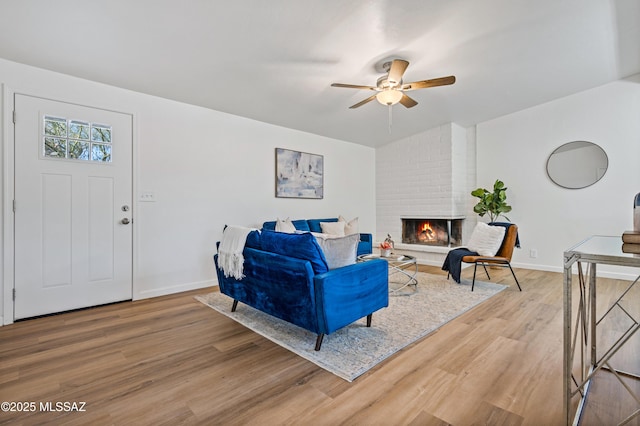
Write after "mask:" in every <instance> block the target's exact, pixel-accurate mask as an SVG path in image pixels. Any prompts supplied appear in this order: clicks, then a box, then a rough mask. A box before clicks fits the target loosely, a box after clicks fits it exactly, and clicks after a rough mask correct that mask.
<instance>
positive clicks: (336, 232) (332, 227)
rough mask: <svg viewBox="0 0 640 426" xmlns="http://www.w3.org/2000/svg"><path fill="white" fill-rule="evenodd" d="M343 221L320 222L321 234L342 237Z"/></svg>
mask: <svg viewBox="0 0 640 426" xmlns="http://www.w3.org/2000/svg"><path fill="white" fill-rule="evenodd" d="M344 225H345V222H320V227H321V228H322V233H323V234H330V235H332V236H334V237H344Z"/></svg>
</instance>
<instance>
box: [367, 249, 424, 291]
mask: <svg viewBox="0 0 640 426" xmlns="http://www.w3.org/2000/svg"><path fill="white" fill-rule="evenodd" d="M371 259H382V260H385V261H386V262H387V263H388V264H389V284H391V283H394V284H396V285H399V287H396V288H391V286H389V292H390V293H398V292H399V291H400V290H402V289H404V288H406V287H407V286H410V285H412V286H413V290H414V291H416V290H417V289H418V280H417V279H416V275H417V274H418V263H417V261H416V258H415V257H414V256H409V255H406V254H404V255H402V254H400V255H398V254H391V255H390V256H380V255H379V254H361V255H360V256H358V261H360V262H365V261H367V260H371ZM394 276H398V277H399V278H400V280H395V279H394V280H392V277H394ZM394 278H395V277H394ZM400 294H404V293H400Z"/></svg>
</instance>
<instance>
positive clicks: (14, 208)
mask: <svg viewBox="0 0 640 426" xmlns="http://www.w3.org/2000/svg"><path fill="white" fill-rule="evenodd" d="M13 212H14V213H15V212H16V200H13Z"/></svg>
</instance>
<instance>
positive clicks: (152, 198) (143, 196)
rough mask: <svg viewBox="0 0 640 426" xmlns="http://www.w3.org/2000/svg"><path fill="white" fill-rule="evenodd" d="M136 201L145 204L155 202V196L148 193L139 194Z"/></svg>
mask: <svg viewBox="0 0 640 426" xmlns="http://www.w3.org/2000/svg"><path fill="white" fill-rule="evenodd" d="M138 201H141V202H146V203H150V202H155V201H156V194H155V193H153V192H149V191H146V192H141V193H140V196H139V197H138Z"/></svg>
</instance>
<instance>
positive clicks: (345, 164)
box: [0, 59, 376, 323]
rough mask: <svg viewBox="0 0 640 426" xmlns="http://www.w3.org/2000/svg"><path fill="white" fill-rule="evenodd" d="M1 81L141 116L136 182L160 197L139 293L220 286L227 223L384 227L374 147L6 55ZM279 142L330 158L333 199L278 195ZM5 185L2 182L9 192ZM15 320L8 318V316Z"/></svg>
mask: <svg viewBox="0 0 640 426" xmlns="http://www.w3.org/2000/svg"><path fill="white" fill-rule="evenodd" d="M0 83H4V85H5V87H7V88H8V89H9V90H11V91H14V92H16V93H25V94H29V95H35V96H41V97H47V98H51V99H56V100H61V101H66V102H72V103H78V104H83V105H87V106H93V107H99V108H106V109H112V110H116V111H122V112H127V113H132V114H133V115H134V127H135V129H134V145H135V155H134V171H135V176H134V188H135V189H137V193H138V194H139V193H140V192H143V191H153V192H154V193H155V196H156V199H157V201H156V202H153V203H137V202H134V212H133V214H134V234H135V237H134V240H135V246H134V247H135V253H134V277H133V280H134V297H135V298H144V297H151V296H156V295H161V294H167V293H172V292H176V291H181V290H186V289H192V288H200V287H203V286H207V285H212V284H215V273H214V268H213V263H212V257H211V256H212V255H213V253H214V251H215V242H216V241H217V240H218V239H219V238H220V236H221V234H222V228H223V226H224V225H225V224H239V225H244V226H256V227H258V226H260V225H261V224H262V222H263V221H265V220H274V219H275V218H276V217H280V218H286V217H291V218H292V219H299V218H321V217H336V216H337V215H339V214H342V215H343V216H345V217H346V218H347V219H351V218H353V217H356V216H358V217H360V230H361V231H362V232H371V233H375V224H376V218H375V186H374V185H373V182H374V181H375V150H374V149H372V148H367V147H364V146H361V145H356V144H351V143H346V142H344V141H339V140H334V139H329V138H325V137H321V136H317V135H312V134H308V133H303V132H300V131H295V130H291V129H287V128H282V127H277V126H273V125H268V124H265V123H261V122H257V121H253V120H249V119H245V118H241V117H237V116H233V115H229V114H225V113H221V112H217V111H212V110H208V109H205V108H200V107H196V106H192V105H187V104H183V103H179V102H174V101H170V100H166V99H162V98H157V97H153V96H148V95H144V94H140V93H135V92H131V91H127V90H123V89H118V88H115V87H111V86H106V85H103V84H99V83H95V82H90V81H86V80H81V79H78V78H74V77H70V76H66V75H62V74H57V73H53V72H49V71H46V70H42V69H37V68H33V67H28V66H24V65H21V64H17V63H14V62H9V61H5V60H2V59H0ZM212 96H213V95H212ZM3 101H4V105H7V106H9V108H8V110H7V111H4V112H3V116H2V117H3V118H4V121H3V123H4V124H3V127H4V128H3V129H1V131H0V135H2V136H3V140H2V143H3V148H5V149H4V150H3V151H2V152H3V153H4V152H5V150H6V146H5V144H7V143H9V139H10V138H9V137H8V136H9V134H10V132H11V131H12V130H11V127H12V126H10V125H9V124H6V123H9V122H10V120H9V119H8V118H9V116H8V114H9V113H10V109H11V108H10V106H11V105H12V100H11V99H4V100H3ZM276 147H282V148H288V149H294V150H299V151H305V152H311V153H314V154H321V155H323V156H324V166H325V181H324V185H325V188H324V199H322V200H302V199H282V198H275V195H274V194H275V188H274V186H275V148H276ZM5 160H6V158H3V159H2V164H3V167H4V164H5ZM2 176H3V178H4V177H5V170H3V173H2ZM6 182H7V180H6V179H5V180H4V181H3V183H2V188H3V199H5V198H6V197H5V193H6V192H7V191H6V190H5V184H6ZM5 212H7V209H6V208H5ZM7 219H9V220H10V219H11V218H10V217H8V218H7ZM3 220H4V218H3ZM2 238H3V246H6V244H4V242H5V236H4V235H3V236H2ZM5 249H6V250H11V247H10V246H9V247H6V248H5ZM0 258H3V256H0ZM3 271H4V268H3ZM3 276H4V273H3ZM4 284H5V283H3V285H4ZM4 287H5V291H4V292H0V309H1V307H2V306H5V307H6V306H8V305H9V303H10V302H8V294H9V293H8V292H7V289H9V288H12V287H13V284H12V283H10V282H8V283H6V285H4ZM0 288H2V286H0ZM3 294H4V300H2V297H3ZM2 315H3V312H2V311H0V317H2ZM7 316H9V315H8V314H7ZM10 320H11V319H10V318H6V317H5V318H4V322H5V323H7V322H9V321H10ZM0 323H1V321H0Z"/></svg>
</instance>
